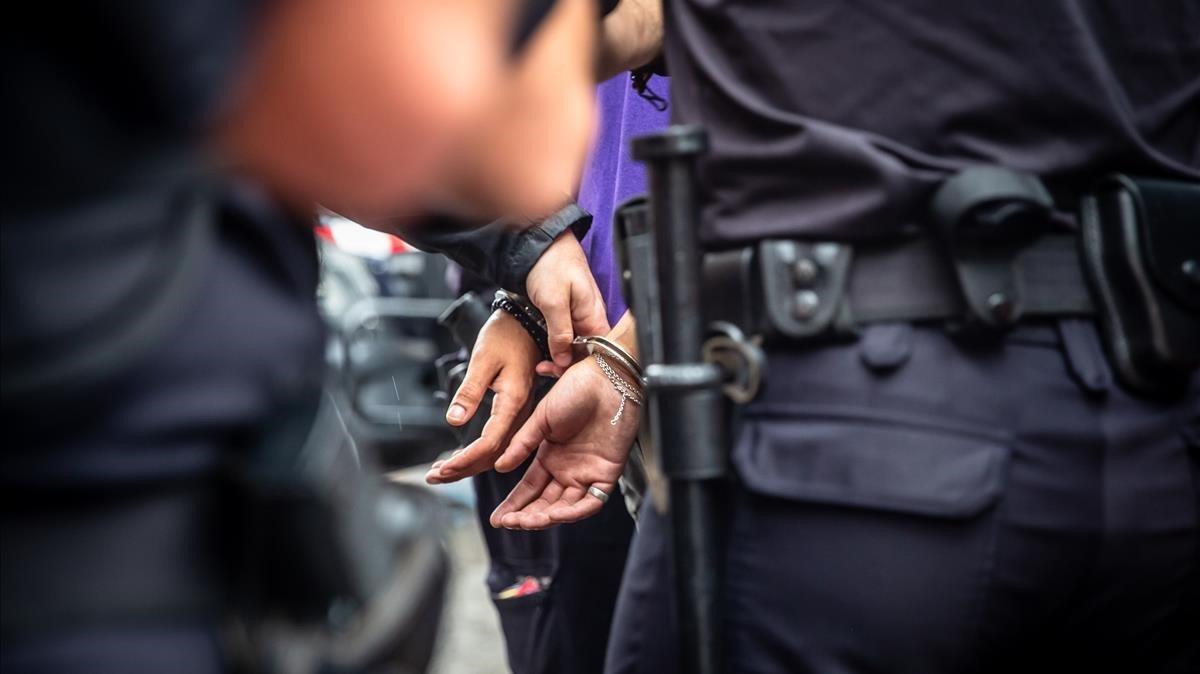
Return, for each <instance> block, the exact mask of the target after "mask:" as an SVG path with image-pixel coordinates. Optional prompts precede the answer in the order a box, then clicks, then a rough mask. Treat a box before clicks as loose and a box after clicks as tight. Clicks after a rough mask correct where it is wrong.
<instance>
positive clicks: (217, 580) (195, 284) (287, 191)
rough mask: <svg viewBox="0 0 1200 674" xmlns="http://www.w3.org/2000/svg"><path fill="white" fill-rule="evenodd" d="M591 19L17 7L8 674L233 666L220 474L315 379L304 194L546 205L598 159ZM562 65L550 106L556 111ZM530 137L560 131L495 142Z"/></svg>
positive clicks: (463, 4)
mask: <svg viewBox="0 0 1200 674" xmlns="http://www.w3.org/2000/svg"><path fill="white" fill-rule="evenodd" d="M593 11H594V10H593V8H592V3H590V2H586V1H585V0H572V1H569V2H561V3H557V4H556V5H554V6H550V5H548V4H547V3H518V2H490V1H486V2H482V1H481V2H476V1H474V0H463V1H456V2H441V1H437V2H433V1H429V2H407V3H393V2H388V1H373V0H372V1H368V2H355V3H350V4H347V3H342V2H337V1H328V0H299V1H294V2H293V1H289V2H278V3H273V2H264V3H258V2H236V1H233V0H230V1H227V2H210V3H198V4H194V3H184V4H176V3H170V4H164V3H154V2H122V3H108V2H99V3H83V4H79V5H74V6H72V7H70V8H67V9H65V10H63V9H60V8H52V7H50V6H41V7H29V6H26V7H22V8H19V9H16V10H14V11H13V12H12V13H11V15H10V16H9V17H8V19H7V20H6V21H5V28H4V38H3V48H2V49H3V54H4V56H3V60H4V64H5V81H6V86H5V90H6V97H5V100H6V105H5V108H4V112H3V113H2V117H0V120H2V121H0V134H3V137H4V146H5V148H6V152H5V159H6V161H7V162H8V170H7V171H6V172H5V185H4V195H5V196H4V207H3V216H2V217H3V229H2V232H0V233H2V236H3V246H2V249H0V254H2V265H0V266H2V269H3V272H2V273H3V304H2V311H3V372H4V374H3V419H4V429H5V432H6V440H5V449H4V453H3V474H2V485H3V487H2V489H3V492H4V508H3V524H4V531H3V536H2V538H3V565H2V566H3V586H2V592H0V594H2V596H3V625H2V629H3V656H2V657H3V661H2V662H3V666H2V668H3V669H4V671H6V672H7V671H14V672H16V671H89V672H91V671H113V672H117V671H120V672H128V671H218V670H221V669H223V668H224V667H225V665H226V664H227V663H226V662H225V661H224V656H225V655H228V653H229V652H230V651H229V644H227V643H222V642H221V640H220V637H222V636H223V635H222V634H221V631H220V625H221V619H222V618H223V617H225V616H226V615H227V614H228V611H229V610H230V607H231V606H232V605H233V600H234V599H235V598H234V597H232V596H231V594H233V593H234V591H235V590H234V589H233V588H230V587H227V586H224V585H222V579H223V575H222V573H221V572H222V571H223V570H224V569H222V566H223V565H224V564H226V563H228V562H230V561H231V560H234V559H236V558H238V554H237V553H238V551H237V550H236V549H235V547H236V543H235V541H232V540H230V538H231V536H230V535H229V532H230V530H231V529H234V528H235V527H233V526H232V525H233V524H235V523H237V522H239V521H241V520H242V519H244V518H245V517H246V515H245V513H232V514H231V515H232V518H231V519H222V516H223V514H229V513H222V512H221V506H222V503H221V499H222V494H221V492H220V491H219V486H220V484H221V474H222V471H223V468H224V467H225V466H227V465H228V464H229V463H230V462H231V460H232V459H234V458H236V457H237V456H238V455H239V453H240V452H243V451H245V450H247V449H248V445H249V443H252V440H251V439H252V438H255V437H257V436H258V435H259V431H260V430H261V429H262V428H263V427H264V424H265V423H266V422H267V421H268V420H270V419H272V418H273V417H274V416H276V415H277V413H278V412H279V411H280V410H281V409H287V408H289V406H290V405H292V404H293V403H295V402H296V401H297V399H301V398H305V397H306V396H309V395H310V394H311V393H312V392H313V391H314V390H317V391H319V386H320V383H321V364H322V349H323V339H322V337H323V336H322V328H321V323H320V321H319V318H318V315H317V311H316V307H315V296H314V291H315V285H316V281H317V268H316V262H317V261H316V256H315V250H314V244H313V241H312V232H311V217H310V215H311V210H312V205H313V204H314V202H318V201H319V202H321V203H323V204H326V205H329V206H336V207H345V208H349V209H358V210H372V209H380V210H388V211H415V210H421V209H425V208H429V207H432V206H434V205H436V206H438V207H445V206H454V207H455V208H461V209H464V210H469V211H470V210H484V211H488V212H492V211H499V212H526V211H530V212H544V211H545V210H546V209H548V208H550V207H551V206H552V205H554V204H557V202H558V201H559V200H560V199H561V190H560V189H559V188H558V186H557V185H558V181H560V180H571V175H572V174H577V172H578V170H579V167H580V165H581V163H582V159H583V154H584V152H585V150H586V142H587V133H588V128H589V125H590V119H591V112H590V111H591V103H590V101H591V61H590V58H589V56H588V51H589V49H590V45H591V41H592V39H593V37H592V35H593V32H594V22H595V19H594V16H593V14H592V12H593ZM535 29H536V30H535ZM514 36H516V37H514ZM448 45H452V47H450V48H448ZM568 45H569V46H570V48H569V49H567V48H566V46H568ZM525 47H528V51H525V52H522V51H521V50H522V49H523V48H525ZM575 54H580V55H579V56H578V57H575V56H574V55H575ZM548 80H549V81H553V82H554V83H555V84H554V86H553V88H552V93H553V96H554V100H555V101H556V102H557V103H558V105H559V106H561V107H560V108H556V109H553V110H552V109H551V108H550V107H549V106H546V105H545V100H546V97H547V95H548V92H547V90H546V89H547V88H549V85H547V84H545V83H546V82H547V81H548ZM564 109H565V112H563V110H564ZM531 125H532V128H536V129H537V131H538V133H539V135H540V137H541V139H542V140H543V141H544V143H545V145H540V144H532V145H530V146H529V147H527V148H524V149H525V154H524V155H522V161H518V162H513V161H510V160H508V159H507V158H506V155H507V154H508V153H509V147H508V145H507V143H510V142H512V139H513V137H514V136H521V134H522V133H523V134H524V136H523V137H527V136H528V129H529V128H531ZM547 147H553V149H554V151H553V153H547V152H545V149H546V148H547ZM301 528H303V524H301ZM297 594H298V595H303V594H304V590H303V589H302V590H300V591H299V592H298V593H297ZM296 598H298V599H300V600H301V601H303V599H304V597H302V596H298V597H296ZM226 600H229V603H226Z"/></svg>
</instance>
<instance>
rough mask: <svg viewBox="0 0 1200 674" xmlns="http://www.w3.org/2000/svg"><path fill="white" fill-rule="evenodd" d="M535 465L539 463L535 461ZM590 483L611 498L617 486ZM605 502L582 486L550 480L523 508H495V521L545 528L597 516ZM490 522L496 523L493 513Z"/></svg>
mask: <svg viewBox="0 0 1200 674" xmlns="http://www.w3.org/2000/svg"><path fill="white" fill-rule="evenodd" d="M535 465H539V466H540V465H541V464H540V462H536V463H535ZM592 486H594V487H596V488H598V489H600V490H601V491H604V492H605V493H607V494H609V495H610V498H611V497H612V495H616V494H617V486H616V485H615V484H613V483H611V482H598V483H596V484H594V485H592ZM518 487H520V485H518ZM513 492H514V493H516V490H515V489H514V490H513ZM522 500H524V499H522ZM604 503H605V502H604V501H601V500H600V499H598V498H596V497H595V496H592V495H591V494H589V493H588V492H587V489H585V488H583V487H563V486H562V485H561V484H559V483H558V482H556V481H554V480H553V479H551V480H550V481H549V483H548V484H546V485H545V486H544V487H543V488H542V491H541V494H540V495H538V496H537V497H536V498H534V499H532V500H530V501H529V502H528V503H527V504H526V505H525V506H524V507H522V508H518V509H515V510H511V509H507V508H506V509H505V510H504V511H503V512H500V510H499V509H497V513H498V523H499V525H500V526H502V527H504V528H505V529H527V530H531V531H533V530H539V529H547V528H549V527H552V526H555V525H558V524H568V523H570V522H578V521H579V520H582V519H585V518H588V517H591V516H593V515H596V514H598V513H599V512H600V511H601V510H602V509H603V508H604ZM492 521H493V525H495V523H496V522H497V514H496V513H494V514H493V516H492Z"/></svg>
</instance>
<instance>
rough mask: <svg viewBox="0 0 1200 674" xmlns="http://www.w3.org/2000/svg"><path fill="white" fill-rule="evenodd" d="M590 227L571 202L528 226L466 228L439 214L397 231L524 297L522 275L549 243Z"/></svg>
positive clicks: (501, 224)
mask: <svg viewBox="0 0 1200 674" xmlns="http://www.w3.org/2000/svg"><path fill="white" fill-rule="evenodd" d="M591 225H592V216H591V214H589V213H588V212H586V211H584V210H583V209H581V208H580V207H579V206H578V205H577V204H574V203H571V204H567V205H566V206H564V207H562V208H561V209H559V210H558V211H556V212H555V213H553V214H552V215H550V216H549V217H547V218H546V219H545V220H542V221H541V222H538V223H536V224H532V225H531V224H530V223H520V222H516V221H513V220H511V219H500V220H496V221H494V222H492V223H490V224H488V225H486V226H484V227H479V228H471V227H470V226H468V225H467V224H466V223H463V222H462V221H460V220H457V219H454V218H448V217H439V218H432V219H430V220H427V221H425V222H423V223H421V225H420V226H418V227H412V228H409V229H405V230H403V231H400V232H398V233H399V234H400V236H402V237H403V238H404V240H405V241H407V242H408V243H411V244H412V245H414V246H416V247H417V248H420V249H422V250H425V251H429V252H433V253H441V254H442V255H445V256H446V257H448V258H450V259H451V260H453V261H454V262H456V263H458V264H459V265H460V266H461V267H463V268H464V269H466V270H469V271H470V272H471V273H473V274H475V275H477V276H479V277H481V278H483V279H485V280H486V281H488V282H490V283H492V284H493V285H497V286H499V287H501V288H504V289H505V290H510V291H512V292H515V293H517V294H519V295H524V294H526V291H525V277H526V276H528V275H529V270H531V269H533V266H534V265H535V264H537V261H538V260H539V259H541V257H542V253H545V252H546V249H547V248H549V247H550V244H552V243H554V240H555V239H556V238H558V236H559V235H560V234H562V233H563V232H565V231H567V230H568V229H569V230H571V231H572V232H573V233H574V234H575V236H576V237H578V238H583V236H584V235H586V234H587V232H588V229H589V228H590V227H591Z"/></svg>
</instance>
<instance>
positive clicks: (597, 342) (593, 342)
mask: <svg viewBox="0 0 1200 674" xmlns="http://www.w3.org/2000/svg"><path fill="white" fill-rule="evenodd" d="M574 343H575V344H576V345H580V346H584V347H586V348H587V350H588V353H589V354H590V355H591V356H592V358H594V359H595V361H596V364H597V365H598V366H599V367H600V371H601V372H602V373H604V376H605V377H606V378H607V379H608V381H609V383H611V384H612V386H613V388H614V389H615V390H616V391H617V393H619V394H620V395H621V404H620V406H618V407H617V412H616V414H614V415H613V418H612V419H611V420H610V421H609V424H611V425H613V426H616V425H617V423H618V422H620V420H621V417H622V416H623V415H624V414H625V404H626V402H632V403H633V404H635V405H641V404H642V376H643V375H642V368H641V365H639V364H638V362H637V361H636V360H634V358H633V356H631V355H630V354H629V353H627V352H626V351H625V350H624V349H622V348H621V347H620V346H619V345H617V344H616V343H614V342H612V341H611V340H609V339H606V338H604V337H576V338H575V340H574ZM609 359H612V361H613V363H616V365H617V368H619V369H621V370H624V372H625V374H626V375H628V376H629V377H630V378H631V379H633V380H634V382H636V384H631V383H629V381H627V380H626V379H625V378H624V377H622V376H621V375H620V374H619V373H618V372H617V368H614V367H613V366H612V364H610V363H609V362H608V361H609Z"/></svg>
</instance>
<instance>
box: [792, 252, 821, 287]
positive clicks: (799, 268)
mask: <svg viewBox="0 0 1200 674" xmlns="http://www.w3.org/2000/svg"><path fill="white" fill-rule="evenodd" d="M820 273H821V268H820V267H818V266H817V263H816V262H815V261H813V259H812V258H810V257H802V258H800V259H798V260H796V264H794V265H792V276H793V278H795V279H796V285H799V286H811V285H812V284H813V282H814V281H816V280H817V275H818V274H820Z"/></svg>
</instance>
